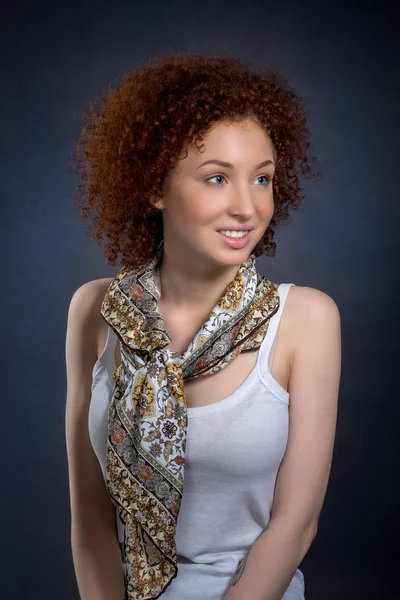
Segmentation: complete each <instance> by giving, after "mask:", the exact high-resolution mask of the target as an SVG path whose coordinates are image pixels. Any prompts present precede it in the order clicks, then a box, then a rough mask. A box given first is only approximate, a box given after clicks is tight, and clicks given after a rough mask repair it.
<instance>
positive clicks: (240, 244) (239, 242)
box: [216, 229, 253, 248]
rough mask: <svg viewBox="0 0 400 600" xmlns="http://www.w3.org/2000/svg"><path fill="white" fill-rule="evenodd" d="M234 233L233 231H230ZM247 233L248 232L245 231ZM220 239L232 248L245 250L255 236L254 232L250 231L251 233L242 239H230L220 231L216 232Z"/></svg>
mask: <svg viewBox="0 0 400 600" xmlns="http://www.w3.org/2000/svg"><path fill="white" fill-rule="evenodd" d="M228 231H232V230H228ZM235 231H243V229H235ZM244 231H246V230H244ZM216 234H217V235H218V237H219V238H220V239H221V240H222V241H223V242H224V243H225V244H226V245H227V246H229V247H230V248H244V247H245V246H247V244H248V243H249V242H250V240H251V237H252V235H253V230H250V231H249V233H248V234H247V235H245V236H243V237H241V238H228V237H227V236H226V235H224V234H223V233H221V232H220V231H216Z"/></svg>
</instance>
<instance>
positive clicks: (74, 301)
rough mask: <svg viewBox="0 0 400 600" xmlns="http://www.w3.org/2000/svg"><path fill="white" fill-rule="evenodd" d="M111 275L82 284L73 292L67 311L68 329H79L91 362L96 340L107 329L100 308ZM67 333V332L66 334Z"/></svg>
mask: <svg viewBox="0 0 400 600" xmlns="http://www.w3.org/2000/svg"><path fill="white" fill-rule="evenodd" d="M112 279H113V278H112V277H104V278H101V279H94V280H92V281H88V282H86V283H84V284H82V285H81V286H80V287H79V288H78V289H77V290H76V291H75V292H74V294H73V296H72V298H71V301H70V306H69V312H68V330H69V331H74V332H75V331H79V332H80V334H81V337H82V339H84V340H86V342H87V344H90V347H87V348H86V350H88V353H87V356H88V360H90V361H91V362H93V359H94V361H96V360H97V358H98V340H99V339H100V338H102V333H104V331H107V323H106V322H105V321H104V319H103V318H102V316H101V313H100V308H101V304H102V302H103V299H104V296H105V294H106V291H107V289H108V287H109V285H110V283H111V281H112ZM67 335H68V334H67Z"/></svg>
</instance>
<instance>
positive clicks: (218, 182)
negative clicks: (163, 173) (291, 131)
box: [155, 119, 275, 266]
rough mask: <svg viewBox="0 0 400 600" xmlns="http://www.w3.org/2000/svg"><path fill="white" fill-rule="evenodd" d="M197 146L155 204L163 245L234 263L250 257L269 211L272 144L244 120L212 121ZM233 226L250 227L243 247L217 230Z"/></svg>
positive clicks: (191, 256)
mask: <svg viewBox="0 0 400 600" xmlns="http://www.w3.org/2000/svg"><path fill="white" fill-rule="evenodd" d="M203 145H204V148H203V151H202V152H200V151H198V150H197V148H195V147H193V146H192V147H189V148H188V149H187V152H188V155H187V156H186V157H185V158H183V159H181V160H179V161H178V163H177V165H176V167H175V168H174V170H173V171H172V172H171V173H170V177H169V185H168V186H167V191H166V193H165V194H164V195H163V197H162V198H161V199H160V200H159V201H158V202H156V203H155V206H156V207H157V208H159V209H160V210H162V214H163V226H164V249H166V250H167V251H168V252H169V253H170V254H172V255H174V256H175V257H178V256H181V257H182V256H184V257H186V258H188V259H195V258H197V259H199V258H200V259H201V260H202V261H204V260H206V261H207V262H212V263H214V264H219V265H221V266H223V265H225V266H228V265H237V264H240V263H242V262H243V261H244V260H246V259H247V258H248V257H249V256H250V254H251V252H252V250H253V248H254V247H255V246H256V244H257V243H258V241H259V240H260V239H261V237H262V236H263V234H264V232H265V230H266V229H267V227H268V225H269V222H270V220H271V218H272V216H273V213H274V202H273V192H272V181H271V180H272V177H273V174H274V169H275V166H274V162H275V161H274V155H273V146H272V142H271V140H270V138H269V137H268V136H267V134H266V133H265V132H264V131H263V129H262V128H261V127H260V126H259V125H258V124H257V123H255V122H254V121H253V120H251V119H247V120H246V121H243V122H241V123H235V124H231V123H229V124H228V123H225V122H218V123H217V124H215V125H214V126H213V127H212V128H211V130H210V131H209V132H208V134H207V135H206V136H205V137H204V142H203ZM218 161H220V164H218ZM222 163H223V164H222ZM239 226H240V227H244V228H245V229H246V230H251V231H250V235H249V236H246V238H245V239H244V243H245V245H243V243H241V245H242V247H239V248H238V247H232V238H228V240H226V238H225V236H224V235H223V234H221V233H220V231H221V230H232V229H235V227H239ZM229 240H231V244H230V243H229ZM234 240H236V242H235V241H233V244H235V245H236V246H237V245H238V239H237V238H234ZM247 240H248V241H247ZM246 241H247V243H246Z"/></svg>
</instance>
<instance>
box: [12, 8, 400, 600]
mask: <svg viewBox="0 0 400 600" xmlns="http://www.w3.org/2000/svg"><path fill="white" fill-rule="evenodd" d="M394 10H395V9H394V8H392V9H389V5H388V3H385V2H377V3H374V4H372V3H371V4H368V3H365V4H364V5H360V6H355V5H353V3H350V2H348V3H338V2H319V3H312V2H297V3H287V2H286V3H285V2H261V1H260V2H253V1H251V0H249V1H246V2H244V1H242V2H240V3H228V2H227V3H226V4H225V5H224V4H220V3H213V2H209V1H208V0H203V1H202V2H193V3H192V2H190V1H189V0H187V1H186V2H176V3H166V2H153V3H151V2H146V3H143V4H139V3H135V2H120V3H116V4H111V3H110V2H109V3H107V4H97V3H96V4H95V3H90V2H84V1H83V2H81V3H77V2H75V3H74V2H72V3H71V2H68V3H65V4H64V5H61V6H60V5H58V4H57V3H55V2H54V3H53V4H45V3H44V2H32V3H30V4H29V3H25V4H24V3H22V2H14V3H12V4H11V3H10V4H9V6H8V14H7V15H6V14H5V12H3V16H2V19H1V39H0V43H1V55H0V60H1V71H0V76H1V90H2V91H1V105H2V110H1V117H0V118H1V142H2V144H1V154H0V158H1V170H2V176H1V181H2V192H1V209H2V219H1V242H2V244H3V256H4V257H5V259H6V260H5V267H4V271H3V286H2V294H1V301H2V312H3V317H2V319H1V331H2V334H3V335H2V338H1V339H2V341H3V342H4V346H3V350H2V358H3V364H4V369H3V383H5V385H3V392H4V393H3V394H2V403H1V406H2V408H3V415H2V417H3V418H2V435H1V438H0V439H1V444H2V448H1V458H2V462H1V466H2V470H1V473H2V494H1V501H2V509H3V510H2V517H3V518H2V533H3V535H2V540H3V544H2V547H3V551H2V554H3V556H2V559H1V562H0V564H1V571H2V577H1V588H2V589H1V590H0V595H1V597H2V598H13V600H22V599H25V598H30V599H40V600H50V599H52V600H53V599H57V600H77V599H78V591H77V586H76V582H75V576H74V571H73V564H72V555H71V549H70V512H69V511H70V509H69V489H68V474H67V458H66V448H65V393H66V376H65V334H66V323H67V311H68V306H69V302H70V299H71V296H72V294H73V293H74V291H75V290H76V289H77V288H78V287H79V286H80V285H81V284H83V283H84V282H86V281H89V280H92V279H97V278H100V277H109V276H111V275H113V274H114V273H115V272H116V271H117V268H118V267H116V268H111V267H108V266H107V264H106V261H105V259H104V258H103V256H102V254H101V251H100V249H99V248H98V247H97V246H96V245H95V244H93V243H91V242H90V240H89V239H88V238H87V237H86V236H85V235H84V234H83V229H84V228H85V227H86V226H87V225H88V224H85V223H82V222H81V221H80V219H79V214H78V212H77V209H76V208H75V206H74V204H73V197H74V193H75V185H76V183H77V182H76V181H75V180H74V178H73V177H72V176H71V174H70V173H69V171H68V161H69V156H70V154H71V153H72V152H73V138H74V137H75V136H77V135H78V134H79V125H80V122H79V120H77V119H76V117H78V116H79V114H80V113H81V112H82V111H83V110H84V109H86V108H87V106H88V103H89V101H90V100H92V99H93V98H95V97H96V96H99V95H101V94H102V93H105V92H106V90H107V86H108V84H109V82H111V81H112V80H114V79H116V78H117V77H119V76H121V75H122V74H123V73H125V72H128V71H130V70H131V69H134V68H135V67H136V66H137V65H138V64H139V63H140V62H141V61H142V60H144V59H146V58H147V57H148V56H150V55H152V54H153V53H155V52H158V51H167V50H169V49H171V50H172V49H174V48H185V49H187V50H193V51H196V52H205V53H210V52H213V51H225V52H229V53H231V54H234V55H236V56H238V57H243V58H246V59H249V60H251V61H252V62H253V64H254V65H255V66H259V67H264V68H268V67H272V68H278V69H280V70H281V71H282V72H283V74H285V75H286V76H287V77H288V78H289V80H290V81H291V83H292V85H293V86H294V88H295V89H296V91H297V92H298V93H300V94H301V95H302V96H303V97H304V98H305V101H306V103H307V105H308V107H309V111H310V126H311V132H312V136H313V152H314V153H315V154H316V155H317V156H318V157H319V159H320V164H321V168H322V170H323V173H324V179H323V181H321V182H318V183H307V185H306V199H305V201H304V202H303V204H302V205H301V207H300V208H299V209H297V210H296V211H294V212H293V213H292V215H293V218H292V220H290V221H289V222H288V223H287V224H286V225H285V226H284V227H283V228H282V229H281V230H280V231H278V234H277V242H278V253H277V256H276V258H275V259H274V260H271V259H265V258H261V259H259V261H260V262H259V265H260V268H261V270H262V271H263V272H264V273H265V274H266V275H268V277H269V278H270V279H272V280H273V281H276V282H283V281H287V282H294V283H296V284H297V285H305V286H310V287H315V288H318V289H321V290H323V291H325V292H326V293H328V294H329V295H330V296H332V298H333V299H334V300H335V302H336V303H337V305H338V307H339V310H340V313H341V319H342V340H343V362H342V378H341V386H340V398H339V420H338V429H337V437H336V444H335V453H334V460H333V466H332V473H331V478H330V483H329V487H328V493H327V497H326V501H325V504H324V507H323V510H322V514H321V518H320V523H319V532H318V535H317V538H316V539H315V541H314V543H313V544H312V546H311V548H310V550H309V552H308V554H307V556H306V557H305V559H304V561H303V563H302V565H301V568H302V570H303V572H304V574H305V579H306V598H307V600H338V599H340V600H347V599H348V600H358V599H362V600H395V599H399V598H400V591H399V585H398V583H397V571H398V566H397V562H395V552H396V551H395V548H396V547H397V545H398V544H397V541H398V533H399V519H398V509H399V499H398V496H397V495H396V491H395V490H396V487H397V484H398V473H399V470H398V467H399V464H398V463H399V460H398V458H399V452H398V444H397V437H398V436H396V434H397V432H398V429H399V425H398V424H399V409H398V405H399V393H398V382H397V375H398V372H399V371H398V358H399V355H398V339H399V336H398V333H399V328H398V315H397V306H398V296H397V295H396V291H395V290H396V289H397V287H396V286H395V281H396V273H397V274H398V270H399V267H398V265H399V235H398V229H399V225H398V217H399V209H398V207H399V202H400V196H399V178H398V175H399V172H400V168H399V151H398V146H399V139H400V136H399V134H400V127H399V111H398V106H399V104H400V97H399V96H400V94H399V75H398V73H399V67H400V64H399V63H400V60H399V58H400V57H399V49H398V40H397V38H396V35H397V26H398V19H397V16H396V15H395V13H394ZM3 11H4V8H3Z"/></svg>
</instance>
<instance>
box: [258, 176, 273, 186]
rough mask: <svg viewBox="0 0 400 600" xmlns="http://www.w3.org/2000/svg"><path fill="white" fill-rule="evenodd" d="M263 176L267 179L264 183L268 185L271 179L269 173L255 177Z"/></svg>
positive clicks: (260, 177)
mask: <svg viewBox="0 0 400 600" xmlns="http://www.w3.org/2000/svg"><path fill="white" fill-rule="evenodd" d="M263 177H264V179H265V178H266V179H267V182H266V185H268V184H269V183H270V181H271V177H270V176H269V175H260V176H259V177H257V179H262V178H263Z"/></svg>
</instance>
